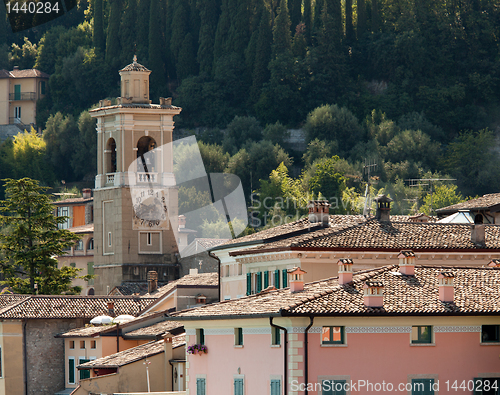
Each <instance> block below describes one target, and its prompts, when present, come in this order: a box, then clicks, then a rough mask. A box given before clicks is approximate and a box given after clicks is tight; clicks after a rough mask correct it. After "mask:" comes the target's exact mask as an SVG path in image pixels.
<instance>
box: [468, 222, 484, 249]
mask: <svg viewBox="0 0 500 395" xmlns="http://www.w3.org/2000/svg"><path fill="white" fill-rule="evenodd" d="M470 236H471V237H470V238H471V241H472V242H473V243H474V244H475V245H476V246H478V247H485V246H486V235H485V228H484V225H482V224H475V225H473V226H472V231H471V234H470Z"/></svg>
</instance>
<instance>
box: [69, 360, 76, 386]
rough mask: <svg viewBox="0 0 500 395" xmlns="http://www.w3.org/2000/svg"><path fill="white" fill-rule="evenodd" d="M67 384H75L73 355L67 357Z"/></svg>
mask: <svg viewBox="0 0 500 395" xmlns="http://www.w3.org/2000/svg"><path fill="white" fill-rule="evenodd" d="M68 384H75V357H69V359H68Z"/></svg>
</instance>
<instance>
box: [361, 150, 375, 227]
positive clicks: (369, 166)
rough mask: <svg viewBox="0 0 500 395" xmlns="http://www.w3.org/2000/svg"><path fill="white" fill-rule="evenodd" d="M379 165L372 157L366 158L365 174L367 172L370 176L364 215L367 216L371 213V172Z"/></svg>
mask: <svg viewBox="0 0 500 395" xmlns="http://www.w3.org/2000/svg"><path fill="white" fill-rule="evenodd" d="M375 167H377V164H376V163H375V161H374V160H372V159H370V160H367V159H366V158H365V165H364V166H363V174H365V173H366V174H367V175H368V177H367V180H368V182H367V183H366V190H365V207H364V208H363V215H364V216H365V217H367V216H368V215H369V214H370V210H371V208H370V207H369V206H371V204H370V205H368V201H369V200H370V185H371V183H370V172H371V169H372V168H375Z"/></svg>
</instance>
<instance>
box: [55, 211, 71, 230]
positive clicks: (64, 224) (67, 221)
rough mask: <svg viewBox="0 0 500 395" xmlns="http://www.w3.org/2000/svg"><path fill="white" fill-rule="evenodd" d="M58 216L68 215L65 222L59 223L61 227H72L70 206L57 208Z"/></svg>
mask: <svg viewBox="0 0 500 395" xmlns="http://www.w3.org/2000/svg"><path fill="white" fill-rule="evenodd" d="M57 216H58V217H68V218H66V219H65V220H64V222H62V223H59V224H57V227H58V228H59V229H68V228H69V227H70V221H71V218H69V207H58V208H57Z"/></svg>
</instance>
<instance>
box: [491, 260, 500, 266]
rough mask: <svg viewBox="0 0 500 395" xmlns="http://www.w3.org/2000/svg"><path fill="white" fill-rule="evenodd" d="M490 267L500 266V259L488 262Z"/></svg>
mask: <svg viewBox="0 0 500 395" xmlns="http://www.w3.org/2000/svg"><path fill="white" fill-rule="evenodd" d="M488 267H500V259H492V260H491V261H490V263H488Z"/></svg>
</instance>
